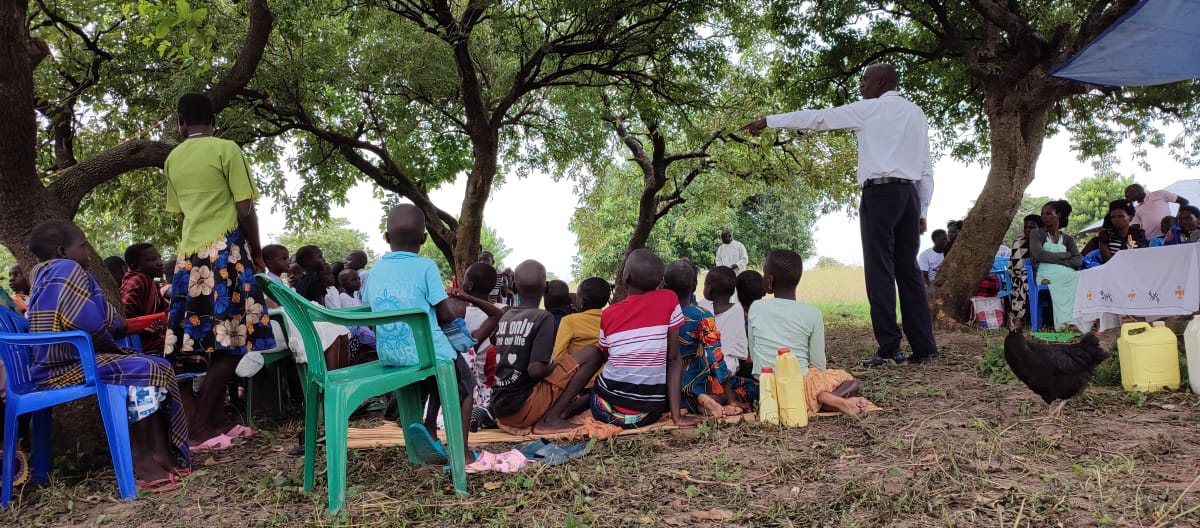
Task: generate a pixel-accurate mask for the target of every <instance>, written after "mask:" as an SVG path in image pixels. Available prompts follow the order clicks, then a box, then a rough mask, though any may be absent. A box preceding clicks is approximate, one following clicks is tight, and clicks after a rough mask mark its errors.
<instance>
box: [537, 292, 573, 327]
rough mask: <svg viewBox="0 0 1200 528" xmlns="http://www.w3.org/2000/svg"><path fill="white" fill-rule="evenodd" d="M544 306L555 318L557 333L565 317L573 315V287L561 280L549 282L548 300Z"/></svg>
mask: <svg viewBox="0 0 1200 528" xmlns="http://www.w3.org/2000/svg"><path fill="white" fill-rule="evenodd" d="M543 304H545V305H546V311H547V312H550V315H553V316H554V331H555V333H557V332H558V325H559V324H562V319H563V317H566V316H568V315H570V314H571V287H570V286H568V285H567V283H565V282H563V281H560V280H552V281H550V282H547V283H546V299H545V303H543Z"/></svg>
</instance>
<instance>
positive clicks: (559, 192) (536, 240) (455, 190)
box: [259, 134, 1200, 278]
mask: <svg viewBox="0 0 1200 528" xmlns="http://www.w3.org/2000/svg"><path fill="white" fill-rule="evenodd" d="M1168 139H1170V137H1168ZM1132 152H1133V148H1132V147H1130V146H1128V145H1126V146H1124V147H1123V148H1122V149H1121V150H1120V152H1119V153H1118V157H1119V159H1120V160H1121V161H1120V164H1119V165H1117V166H1116V170H1117V171H1119V172H1121V173H1122V174H1132V175H1134V176H1135V179H1136V180H1137V181H1138V182H1139V183H1142V184H1144V185H1145V186H1146V188H1147V189H1149V190H1155V189H1160V188H1162V187H1165V186H1167V185H1169V184H1171V183H1173V182H1175V181H1177V180H1181V179H1190V178H1200V171H1197V170H1196V169H1189V168H1187V167H1186V166H1184V165H1182V164H1180V163H1179V162H1177V161H1175V160H1174V159H1173V158H1172V157H1171V156H1170V153H1169V152H1168V151H1167V150H1166V149H1152V150H1150V151H1149V155H1148V157H1147V161H1148V162H1149V163H1150V167H1151V171H1149V172H1145V171H1143V170H1142V169H1141V168H1140V167H1139V166H1138V165H1137V164H1136V163H1134V162H1133V161H1132ZM1093 172H1094V171H1093V168H1092V165H1091V163H1090V162H1088V161H1078V160H1076V159H1075V154H1074V153H1073V152H1071V150H1070V143H1069V140H1068V138H1067V136H1066V135H1065V134H1060V135H1058V136H1056V137H1054V138H1050V139H1047V140H1046V143H1045V145H1044V147H1043V149H1042V155H1041V158H1039V160H1038V165H1037V169H1036V176H1035V178H1034V181H1033V183H1032V184H1030V186H1029V188H1028V189H1027V190H1026V193H1027V194H1030V195H1033V196H1049V197H1052V198H1059V197H1062V196H1063V194H1065V193H1066V191H1067V189H1068V188H1070V187H1071V186H1072V185H1074V184H1075V183H1076V182H1078V181H1079V180H1081V179H1083V178H1086V177H1089V176H1092V175H1093ZM847 177H848V178H853V177H854V174H852V173H851V174H847ZM986 177H987V168H986V167H982V166H978V165H970V166H968V165H963V164H961V163H958V162H956V161H954V160H951V159H949V158H943V159H941V160H940V161H937V162H936V163H935V164H934V181H935V188H934V193H933V202H932V204H931V205H930V208H929V225H930V230H933V229H934V228H936V227H940V226H945V224H946V221H947V220H951V219H961V218H963V217H964V216H966V214H967V210H968V208H969V207H970V204H971V203H972V201H973V200H975V199H976V198H978V197H979V192H980V190H981V189H983V183H984V180H985V179H986ZM507 179H508V181H507V182H506V183H505V184H504V185H502V186H501V187H499V188H497V189H495V190H494V191H493V192H492V196H491V199H490V200H489V201H488V204H487V208H486V210H485V212H484V220H485V221H486V222H487V224H488V225H489V226H491V227H493V228H495V229H496V231H497V232H498V233H499V234H500V236H501V237H502V238H503V239H504V242H505V244H507V245H508V247H509V248H511V249H512V254H511V255H509V257H508V258H507V259H506V261H505V264H506V265H508V266H515V265H516V264H517V263H519V262H521V261H523V260H525V259H536V260H538V261H540V262H542V263H543V264H545V265H546V268H547V269H548V270H550V271H552V272H554V273H555V274H557V275H558V276H559V277H562V278H568V277H570V276H571V258H572V257H573V256H574V255H575V254H576V252H577V244H576V240H575V235H574V233H572V232H571V231H570V229H569V228H568V224H569V222H570V220H571V215H572V214H573V213H574V211H575V208H576V207H577V205H578V203H579V197H578V196H577V195H575V194H574V184H573V183H572V182H570V181H560V182H555V181H553V180H552V179H551V178H550V177H549V176H547V175H544V174H534V175H532V176H530V177H528V178H524V179H519V178H516V177H509V178H507ZM298 185H299V183H297V186H298ZM464 186H465V177H460V178H459V180H458V181H457V182H455V183H454V184H452V185H444V186H442V187H441V188H438V189H437V190H435V191H433V192H432V193H431V198H432V199H433V202H434V203H435V204H437V206H438V207H440V208H442V209H444V210H446V211H449V212H451V213H454V214H457V213H458V211H459V210H460V208H461V202H462V197H463V189H464ZM291 190H295V189H291ZM348 198H349V200H348V205H347V206H343V207H336V208H334V209H333V211H332V215H333V216H335V217H342V218H346V219H348V220H349V221H350V225H351V226H352V227H354V228H356V229H358V230H361V231H363V232H365V233H367V234H368V236H369V243H370V246H371V248H372V249H373V250H374V251H375V252H376V253H377V254H382V253H383V252H385V251H387V249H388V248H387V244H386V243H385V242H384V241H383V235H382V233H380V230H379V223H380V218H381V215H382V209H381V207H380V206H378V205H377V204H378V202H379V201H378V200H377V199H375V198H374V197H373V196H372V191H371V188H370V187H369V186H368V185H366V184H360V185H358V186H357V187H355V188H354V189H353V190H352V191H351V192H350V195H349V197H348ZM1113 198H1114V199H1116V198H1120V197H1119V196H1114V197H1113ZM273 205H274V202H273V201H272V200H270V199H269V198H264V199H262V200H261V201H260V204H259V207H260V221H261V222H262V231H263V233H265V234H266V238H267V239H268V240H274V239H275V238H276V236H277V235H278V234H280V233H283V232H284V227H283V225H284V218H283V215H282V214H280V213H279V212H271V211H270V209H271V208H272V207H273ZM634 206H635V204H634V202H633V201H632V199H631V201H630V207H634ZM815 238H816V252H817V255H818V256H827V257H833V258H835V259H837V260H839V261H841V262H844V263H848V264H861V263H862V242H861V240H860V238H859V234H858V221H857V219H854V218H851V217H850V216H849V214H848V213H847V212H845V211H843V212H836V213H832V214H829V215H825V216H824V217H822V218H821V219H820V220H819V221H818V222H817V225H816V237H815ZM717 243H718V241H717V240H715V239H714V240H713V249H714V251H715V250H716V244H717ZM929 245H931V244H930V242H929V240H928V237H927V236H926V237H925V239H924V240H923V241H922V246H923V247H926V246H929ZM293 249H294V248H293ZM334 257H335V256H330V258H331V259H332V258H334ZM338 257H340V256H338ZM755 264H761V263H751V265H755Z"/></svg>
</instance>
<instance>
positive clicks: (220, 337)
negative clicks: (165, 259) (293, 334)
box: [164, 229, 275, 373]
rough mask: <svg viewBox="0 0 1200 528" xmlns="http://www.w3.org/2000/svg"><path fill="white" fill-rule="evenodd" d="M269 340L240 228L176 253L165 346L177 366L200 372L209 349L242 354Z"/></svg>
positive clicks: (268, 325) (268, 322)
mask: <svg viewBox="0 0 1200 528" xmlns="http://www.w3.org/2000/svg"><path fill="white" fill-rule="evenodd" d="M274 346H275V338H274V336H273V335H272V334H271V319H270V318H269V317H268V316H267V311H266V309H265V307H264V302H263V293H262V289H261V288H259V286H258V283H257V282H255V281H254V264H253V262H251V260H250V247H249V245H247V244H246V239H245V237H244V236H243V235H242V230H241V229H234V230H233V231H232V232H230V233H229V234H228V235H226V236H225V238H222V239H219V240H217V241H216V242H213V243H212V244H211V245H209V246H208V247H207V248H205V249H202V250H200V251H199V252H197V253H194V254H191V255H180V256H179V260H178V262H176V266H175V276H174V278H173V279H172V281H171V311H170V312H169V317H168V319H167V336H166V346H165V347H164V352H165V353H166V355H167V357H168V358H170V359H171V362H172V363H173V365H174V366H175V370H176V372H180V373H184V372H205V371H206V370H207V369H208V358H209V357H211V355H212V354H213V353H214V352H225V353H229V354H234V355H242V354H245V353H246V352H248V351H251V350H267V349H269V348H272V347H274Z"/></svg>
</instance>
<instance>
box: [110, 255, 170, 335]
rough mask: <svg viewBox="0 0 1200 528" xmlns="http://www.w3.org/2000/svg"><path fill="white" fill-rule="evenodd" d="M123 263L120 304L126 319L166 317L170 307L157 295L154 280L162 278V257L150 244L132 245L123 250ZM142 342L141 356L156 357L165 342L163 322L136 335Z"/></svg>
mask: <svg viewBox="0 0 1200 528" xmlns="http://www.w3.org/2000/svg"><path fill="white" fill-rule="evenodd" d="M125 263H126V264H128V265H129V271H127V272H125V277H124V278H123V279H121V304H122V305H123V306H124V312H125V318H126V319H128V318H132V317H142V316H146V315H155V314H165V313H167V310H168V309H170V308H171V304H170V303H168V302H167V300H166V299H164V298H163V297H162V295H161V294H160V293H159V289H158V285H157V284H155V283H154V278H155V277H162V274H163V260H162V255H160V254H159V253H158V249H157V248H155V247H154V245H153V244H146V243H140V244H134V245H132V246H129V248H128V249H126V250H125ZM138 335H139V337H140V338H141V341H142V352H146V353H148V354H159V355H161V354H162V352H163V344H164V342H165V341H166V337H167V333H166V320H165V319H164V320H163V322H162V323H160V324H155V325H152V326H151V327H150V328H147V329H145V330H143V331H142V332H141V333H139V334H138Z"/></svg>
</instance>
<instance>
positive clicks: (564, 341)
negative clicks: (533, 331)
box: [554, 277, 612, 389]
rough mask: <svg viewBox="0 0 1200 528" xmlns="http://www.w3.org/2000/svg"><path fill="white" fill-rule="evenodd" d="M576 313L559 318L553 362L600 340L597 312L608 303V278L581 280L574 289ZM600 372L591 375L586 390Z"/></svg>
mask: <svg viewBox="0 0 1200 528" xmlns="http://www.w3.org/2000/svg"><path fill="white" fill-rule="evenodd" d="M577 290H578V292H577V298H578V299H579V308H580V310H579V312H578V313H573V314H571V315H568V316H566V317H563V319H562V321H560V322H559V324H558V332H555V334H554V361H561V360H562V358H564V357H567V356H570V355H571V354H574V353H575V351H577V350H579V349H581V348H583V347H585V346H588V345H594V344H596V343H597V342H598V341H599V340H600V313H601V311H603V310H604V307H605V306H607V305H608V298H609V297H610V296H611V295H612V289H611V288H609V287H608V281H606V280H604V279H601V278H600V277H591V278H588V279H584V280H583V282H581V283H579V287H578V288H577ZM599 375H600V373H599V372H597V373H596V374H593V375H592V379H590V380H588V383H587V387H588V388H589V389H590V388H591V387H592V385H594V384H595V382H596V377H597V376H599Z"/></svg>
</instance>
